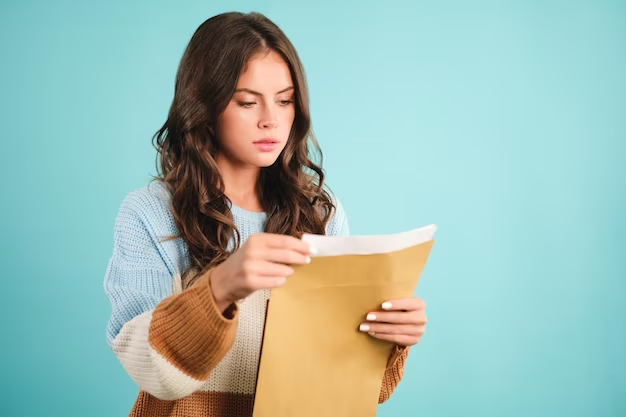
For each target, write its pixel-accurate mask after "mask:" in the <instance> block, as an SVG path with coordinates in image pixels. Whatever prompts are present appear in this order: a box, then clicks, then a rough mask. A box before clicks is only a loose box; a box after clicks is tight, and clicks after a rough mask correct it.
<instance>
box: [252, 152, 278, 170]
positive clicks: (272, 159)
mask: <svg viewBox="0 0 626 417" xmlns="http://www.w3.org/2000/svg"><path fill="white" fill-rule="evenodd" d="M277 160H278V155H275V156H274V155H265V156H263V157H261V158H257V160H256V161H254V162H255V163H254V165H256V166H258V167H259V168H267V167H270V166H272V165H274V164H275V163H276V161H277Z"/></svg>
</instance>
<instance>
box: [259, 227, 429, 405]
mask: <svg viewBox="0 0 626 417" xmlns="http://www.w3.org/2000/svg"><path fill="white" fill-rule="evenodd" d="M435 230H436V227H435V226H434V225H431V226H427V227H423V228H420V229H416V230H413V231H410V232H405V233H399V234H395V235H387V236H345V237H327V236H317V235H305V236H303V238H302V239H303V240H305V241H308V242H310V243H311V244H312V245H313V246H315V247H316V248H317V250H318V254H317V256H316V257H314V258H313V260H312V262H311V263H310V264H308V265H303V266H299V267H296V272H295V274H294V275H292V276H291V277H290V278H289V279H288V282H287V284H286V285H285V286H283V287H281V288H278V289H275V290H273V291H272V294H271V297H270V301H269V305H268V310H267V317H266V324H265V332H264V340H263V347H262V351H261V361H260V365H259V375H258V380H257V389H256V397H255V403H254V411H253V417H352V416H354V417H371V416H375V415H376V409H377V405H378V397H379V393H380V390H381V386H382V381H383V376H384V371H385V367H386V365H387V360H388V359H389V357H390V354H391V352H392V349H393V347H394V346H393V344H391V343H389V342H385V341H381V340H378V339H374V338H373V337H371V336H369V335H368V334H367V333H363V332H360V331H359V330H358V327H359V324H361V323H362V322H363V321H365V315H366V314H367V313H368V312H370V311H377V310H380V306H381V304H382V303H383V302H384V301H388V300H393V299H399V298H407V297H411V296H412V295H413V293H414V291H415V288H416V285H417V281H418V279H419V276H420V274H421V272H422V269H423V268H424V265H425V264H426V260H427V258H428V255H429V253H430V249H431V247H432V245H433V240H432V237H433V234H434V232H435Z"/></svg>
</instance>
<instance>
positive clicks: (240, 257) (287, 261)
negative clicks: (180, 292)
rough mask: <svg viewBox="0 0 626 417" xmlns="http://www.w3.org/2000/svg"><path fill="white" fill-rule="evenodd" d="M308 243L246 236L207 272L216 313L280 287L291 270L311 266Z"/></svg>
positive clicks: (268, 235) (262, 235) (280, 237)
mask: <svg viewBox="0 0 626 417" xmlns="http://www.w3.org/2000/svg"><path fill="white" fill-rule="evenodd" d="M310 255H311V248H310V246H309V244H308V243H306V242H303V241H302V240H300V239H298V238H295V237H293V236H287V235H279V234H273V233H260V234H256V235H252V236H250V237H249V238H248V239H247V240H246V242H245V243H244V244H243V245H242V246H241V247H240V248H239V249H238V250H236V251H235V252H234V253H233V254H232V255H231V256H230V257H229V258H228V259H226V260H225V261H224V262H223V263H221V264H220V265H218V266H217V267H215V268H214V269H213V270H212V271H211V272H210V274H211V277H210V285H211V290H212V291H213V297H214V298H215V302H216V304H217V307H218V308H219V309H220V311H222V312H223V311H225V310H226V309H227V308H228V307H229V306H230V305H231V304H232V303H234V302H235V301H238V300H241V299H244V298H246V297H247V296H248V295H250V294H252V293H253V292H255V291H257V290H261V289H270V288H276V287H280V286H282V285H284V284H285V282H287V277H288V276H290V275H292V274H293V272H294V270H293V268H292V267H291V266H290V265H302V264H307V263H309V262H311V258H310Z"/></svg>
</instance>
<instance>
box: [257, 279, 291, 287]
mask: <svg viewBox="0 0 626 417" xmlns="http://www.w3.org/2000/svg"><path fill="white" fill-rule="evenodd" d="M286 283H287V278H286V277H283V276H276V277H261V279H260V280H259V286H258V289H272V288H278V287H282V286H283V285H285V284H286Z"/></svg>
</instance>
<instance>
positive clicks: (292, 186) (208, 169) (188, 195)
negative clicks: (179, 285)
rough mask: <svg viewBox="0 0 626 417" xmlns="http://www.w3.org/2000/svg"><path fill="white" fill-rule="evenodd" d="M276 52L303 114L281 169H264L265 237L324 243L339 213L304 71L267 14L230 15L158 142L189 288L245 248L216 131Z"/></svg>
mask: <svg viewBox="0 0 626 417" xmlns="http://www.w3.org/2000/svg"><path fill="white" fill-rule="evenodd" d="M268 50H273V51H275V52H276V53H278V54H280V55H281V56H282V58H283V59H284V60H285V62H286V63H287V65H288V66H289V69H290V72H291V77H292V79H293V82H294V90H295V96H294V102H295V109H296V112H295V119H294V122H293V126H292V128H291V132H290V136H289V139H288V141H287V144H286V146H285V149H284V150H283V152H282V153H281V154H280V156H279V158H278V159H277V161H276V162H275V163H274V164H273V165H272V166H270V167H267V168H261V172H260V175H259V179H258V182H257V185H256V189H257V193H258V197H259V200H260V203H261V206H262V207H263V210H264V211H265V212H266V213H267V221H266V224H265V231H266V232H269V233H279V234H286V235H291V236H296V237H300V236H301V235H302V234H303V233H305V232H306V233H316V234H324V232H325V228H326V224H327V223H328V221H329V219H330V217H331V216H332V213H333V211H334V209H335V207H334V205H333V202H332V199H331V197H330V195H329V193H328V192H327V191H326V190H325V187H324V172H323V170H322V168H321V162H322V152H321V149H320V147H319V145H318V143H317V141H316V139H315V137H314V135H313V132H312V130H311V119H310V116H309V98H308V91H307V85H306V79H305V75H304V70H303V67H302V63H301V62H300V59H299V57H298V54H297V53H296V50H295V48H294V47H293V45H292V44H291V42H290V41H289V39H288V38H287V37H286V36H285V34H284V33H283V32H282V30H281V29H280V28H278V26H276V25H275V24H274V23H273V22H272V21H270V20H269V19H268V18H266V17H265V16H263V15H261V14H259V13H249V14H242V13H225V14H221V15H217V16H214V17H212V18H210V19H208V20H206V21H205V22H204V23H202V24H201V25H200V27H199V28H198V29H197V30H196V32H195V33H194V35H193V36H192V38H191V41H190V42H189V45H188V46H187V48H186V50H185V53H184V55H183V57H182V59H181V62H180V65H179V68H178V72H177V75H176V86H175V92H174V99H173V102H172V105H171V107H170V110H169V114H168V118H167V121H166V122H165V124H164V125H163V127H162V128H161V129H160V130H159V131H158V132H157V133H156V134H155V135H154V137H153V145H154V146H155V148H156V149H157V152H158V154H157V176H155V177H154V178H155V179H156V180H158V181H160V182H161V183H162V184H164V185H165V186H166V188H167V189H168V190H169V192H170V193H171V196H172V212H173V216H174V220H175V222H176V226H177V230H178V235H177V236H170V237H168V238H169V239H173V238H182V239H183V240H184V241H185V242H186V243H187V245H188V248H189V255H190V260H191V266H190V269H189V271H195V272H196V273H193V274H188V273H185V274H184V276H183V287H184V288H187V287H189V286H190V285H191V284H192V283H193V282H194V281H195V279H196V278H197V277H198V273H199V272H202V271H206V270H207V269H210V268H212V267H214V266H216V265H218V264H220V263H221V262H223V261H224V260H225V259H226V258H227V257H228V256H229V255H230V254H231V253H232V251H234V250H236V249H237V248H238V247H239V246H240V244H241V237H240V234H239V232H238V230H237V228H236V226H235V224H234V222H233V217H232V213H231V209H230V207H231V202H230V200H229V199H228V197H226V195H225V194H224V184H223V180H222V177H221V175H220V173H219V171H218V169H217V164H216V162H215V157H216V152H217V151H218V149H219V147H218V141H217V138H216V135H215V132H216V122H217V119H218V118H219V116H220V115H221V114H222V112H223V111H224V110H225V108H226V106H227V105H228V103H229V102H230V100H231V98H232V97H233V95H234V93H235V88H236V86H237V82H238V80H239V76H240V74H241V72H242V71H243V69H244V67H245V65H246V63H247V62H248V60H249V59H250V58H251V57H252V56H253V55H255V54H257V53H260V52H264V51H268ZM310 145H311V149H310ZM314 159H317V161H318V163H317V164H316V163H315V162H314ZM233 243H234V245H233ZM187 272H188V271H187Z"/></svg>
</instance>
